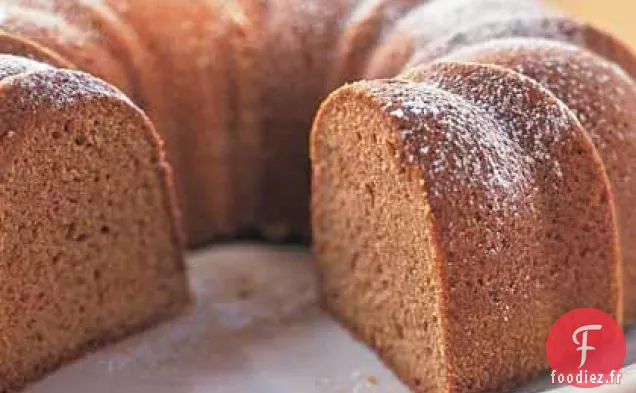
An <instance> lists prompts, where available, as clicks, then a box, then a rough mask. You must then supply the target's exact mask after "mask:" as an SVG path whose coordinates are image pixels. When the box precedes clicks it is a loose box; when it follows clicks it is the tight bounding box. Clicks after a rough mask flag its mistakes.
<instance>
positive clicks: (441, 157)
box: [0, 0, 636, 393]
mask: <svg viewBox="0 0 636 393" xmlns="http://www.w3.org/2000/svg"><path fill="white" fill-rule="evenodd" d="M0 53H5V54H6V55H3V57H1V58H0V60H1V61H2V62H1V63H0V64H1V66H0V72H2V74H1V75H0V79H2V81H0V91H2V93H3V94H4V95H2V96H0V107H2V108H3V109H2V110H3V112H2V113H3V115H2V116H3V120H5V118H6V121H4V122H3V123H2V125H0V127H2V128H3V129H4V133H3V134H2V135H4V137H3V138H0V141H4V142H3V143H6V144H7V149H6V150H5V151H6V152H7V154H8V152H12V153H11V154H12V156H11V157H10V158H8V159H7V160H5V161H1V162H3V163H4V165H6V168H8V169H6V174H5V176H3V177H2V180H3V181H2V182H0V187H6V188H7V190H8V192H5V193H1V195H0V198H5V199H6V201H5V203H4V204H0V206H2V214H3V217H5V220H6V222H7V224H8V225H6V226H5V228H6V232H7V233H6V234H5V235H3V236H4V237H3V238H4V239H5V240H4V241H3V243H2V244H4V248H3V249H2V250H3V251H4V252H6V253H9V254H10V255H9V257H8V258H6V260H8V261H21V262H20V263H19V264H18V263H17V262H11V264H8V265H6V264H5V266H4V268H5V269H11V270H7V272H10V276H8V277H10V278H8V279H7V280H6V285H5V286H4V287H3V288H5V290H4V292H2V291H0V293H4V295H0V296H6V299H7V301H6V302H4V303H3V304H5V306H4V307H7V311H6V313H7V315H10V316H11V317H10V318H8V319H7V320H6V321H4V322H0V324H4V325H2V326H0V331H3V333H4V332H5V331H6V334H5V336H4V337H7V338H6V339H5V340H4V341H2V342H0V390H2V388H3V387H4V386H6V387H7V388H13V387H18V386H20V385H22V384H23V383H24V382H25V381H27V380H30V379H32V378H34V377H36V376H37V375H39V374H40V373H42V372H43V371H44V370H46V369H49V368H51V367H54V366H55V365H57V364H59V363H60V362H62V361H64V360H65V359H69V358H71V357H73V356H76V355H78V354H80V353H81V351H82V350H84V349H86V348H88V347H90V346H91V345H94V344H95V343H99V342H103V341H108V340H111V339H114V338H116V337H119V336H122V335H124V334H126V333H128V332H130V331H133V330H135V329H138V328H140V327H142V326H144V325H147V324H149V323H151V322H152V321H155V320H158V319H160V318H163V317H165V316H167V315H170V314H172V313H174V312H175V311H176V310H178V309H179V307H180V306H181V305H182V304H183V303H184V302H185V300H186V298H187V295H186V290H185V284H184V279H183V272H182V265H181V254H180V245H181V243H182V240H181V237H180V235H179V231H178V228H177V225H176V224H175V223H174V222H173V220H174V218H175V217H177V214H176V210H175V208H174V206H173V201H172V196H171V183H172V181H171V180H170V175H169V170H168V169H167V168H168V166H167V164H166V163H165V162H164V161H163V160H164V158H163V155H162V153H161V147H160V143H159V142H158V139H157V136H155V134H154V131H153V127H152V125H151V124H150V123H149V122H148V120H147V119H146V117H145V116H144V115H143V114H142V113H141V112H140V110H139V109H137V107H140V108H141V109H142V110H144V111H145V112H146V114H147V115H148V117H149V118H150V119H151V120H152V121H153V123H154V126H155V127H156V130H157V132H158V134H159V135H160V136H161V137H162V139H163V140H164V141H165V144H166V148H165V149H166V157H167V160H168V161H169V163H170V165H171V166H172V168H174V171H175V179H174V185H175V189H176V194H177V195H178V199H179V201H180V205H181V209H182V211H183V224H184V227H185V231H186V234H187V243H188V244H189V245H190V246H196V245H201V244H204V243H206V242H209V241H211V240H216V239H222V238H228V237H236V236H241V235H250V236H252V235H256V236H261V237H265V238H267V239H274V240H282V239H289V238H290V237H295V238H298V239H302V240H310V237H313V240H314V241H315V242H314V249H315V252H316V255H317V259H318V261H319V266H320V268H321V274H322V282H323V288H324V300H325V304H326V306H327V307H328V308H329V309H331V310H332V311H333V312H334V314H335V315H336V316H337V317H338V318H339V319H340V320H341V321H342V322H343V323H344V324H345V325H346V326H348V327H349V328H350V329H351V331H352V332H353V333H354V334H356V335H357V336H358V337H360V338H361V339H362V340H364V341H366V342H367V343H369V344H370V345H371V346H372V347H373V348H375V349H376V350H377V351H378V353H379V354H380V355H381V357H382V358H383V359H384V360H385V361H386V362H387V364H388V365H389V366H391V367H392V368H393V369H394V370H395V371H396V373H397V374H398V376H399V377H401V378H402V379H403V380H404V381H405V382H406V383H407V384H408V385H409V386H411V387H412V388H413V389H414V390H416V391H434V392H435V391H438V392H455V393H468V392H485V391H491V390H493V389H498V388H502V387H505V386H509V385H514V384H517V383H520V382H522V381H525V380H528V379H529V378H531V377H532V376H534V375H536V373H537V372H539V371H540V370H542V369H543V368H545V366H546V364H545V354H544V348H543V345H544V342H545V337H546V334H547V329H548V328H549V326H550V325H551V324H552V323H553V322H554V321H555V320H556V318H558V317H559V316H560V315H561V314H563V313H565V312H567V311H570V310H571V309H572V308H576V307H595V308H598V309H601V310H603V311H606V312H607V313H609V314H610V315H612V316H614V317H615V318H616V319H618V320H619V321H623V318H625V321H626V322H627V323H632V322H634V321H636V285H632V284H636V246H633V245H631V243H630V239H631V238H632V232H636V216H634V214H632V213H631V211H630V209H629V207H630V203H631V201H632V194H633V191H632V188H633V184H632V183H633V182H634V180H633V178H634V175H633V173H632V172H633V171H634V165H636V164H633V162H634V160H633V159H632V157H633V156H634V149H636V146H635V141H636V139H635V138H636V137H635V136H634V127H636V119H634V116H635V115H634V110H635V109H636V86H634V81H633V77H634V76H636V58H635V57H634V55H633V54H632V53H631V51H630V50H629V49H628V48H627V47H626V46H625V45H623V44H621V43H620V42H618V41H617V40H615V39H614V38H613V37H612V36H610V35H608V34H606V33H604V32H602V31H599V30H598V29H596V28H594V27H592V26H589V25H587V24H585V23H583V22H580V21H576V20H573V19H571V18H569V17H567V16H565V15H563V14H561V13H560V12H558V11H555V10H554V9H552V8H551V7H548V6H546V5H544V4H542V3H541V2H539V1H538V0H309V1H303V0H191V1H182V0H161V1H157V0H0ZM83 72H86V73H83ZM89 75H90V76H89ZM97 78H99V79H97ZM101 80H104V81H105V82H102V81H101ZM360 80H363V81H360ZM350 82H354V83H352V84H348V85H345V86H342V85H343V84H344V83H350ZM111 85H113V86H115V87H116V88H118V89H119V90H115V88H114V87H110V86H111ZM334 89H337V90H336V91H335V92H334V93H332V94H331V95H329V92H331V91H333V90H334ZM119 91H121V92H122V93H120V92H119ZM123 94H125V95H127V96H128V97H130V101H129V100H128V99H126V98H124V95H123ZM327 97H328V98H327ZM325 98H326V100H325V101H324V103H323V105H322V107H321V109H320V111H319V113H318V116H317V117H316V119H315V120H314V115H315V114H316V110H317V108H318V106H319V104H320V102H321V101H323V100H324V99H325ZM133 103H134V104H133ZM26 114H28V115H26ZM312 120H314V123H313V131H312V134H311V135H312V137H311V141H309V140H308V138H309V130H310V128H311V126H312ZM23 137H24V138H23ZM309 142H311V143H309ZM18 150H20V152H18ZM13 152H15V156H14V155H13ZM309 156H311V160H312V161H311V162H312V167H310V163H309V160H308V158H309ZM14 157H20V158H14ZM24 160H26V161H24ZM34 168H38V169H37V170H35V169H34ZM87 190H88V191H87ZM310 191H311V193H312V195H313V197H312V213H311V217H310V214H309V200H310ZM27 198H28V199H30V201H29V202H30V203H29V204H28V207H27V205H26V204H24V203H21V202H22V201H24V200H27ZM310 218H311V221H312V223H313V225H310ZM25 223H28V225H27V224H25ZM33 223H38V224H37V225H35V224H33ZM40 223H41V224H40ZM45 228H46V229H45ZM310 229H311V231H310ZM9 231H11V235H9ZM16 232H17V233H19V234H20V235H19V236H18V235H16ZM310 232H311V233H310ZM18 239H19V241H18ZM25 244H26V245H27V246H25ZM69 244H72V246H70V245H69ZM7 263H8V262H7ZM18 265H19V266H18ZM2 268H3V267H2V265H1V264H0V269H2ZM69 272H70V273H69ZM623 292H624V293H623ZM502 332H505V333H504V334H502ZM2 343H4V344H2ZM16 343H20V345H19V347H18V344H16ZM24 343H28V345H24Z"/></svg>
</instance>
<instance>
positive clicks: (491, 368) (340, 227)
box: [311, 62, 622, 392]
mask: <svg viewBox="0 0 636 393" xmlns="http://www.w3.org/2000/svg"><path fill="white" fill-rule="evenodd" d="M409 79H410V80H407V79H402V80H387V81H375V82H360V83H356V84H353V85H350V86H346V87H343V88H341V89H339V90H338V91H336V92H335V93H333V94H332V95H331V96H330V97H329V98H328V99H327V100H326V102H325V103H324V104H323V105H322V107H321V109H320V111H319V113H318V116H317V118H316V121H315V124H314V128H313V132H312V150H311V154H312V163H313V202H312V208H313V228H314V232H313V235H314V241H315V245H314V247H315V250H316V253H317V255H318V261H319V266H320V271H321V275H322V276H321V277H322V284H323V290H324V300H325V302H326V305H327V307H328V308H329V309H330V310H332V311H333V312H334V313H335V314H336V315H337V316H338V317H339V318H340V319H341V320H342V321H343V322H344V324H345V325H346V326H348V327H349V328H350V329H351V330H352V331H353V332H354V333H355V334H356V335H357V336H358V337H360V338H361V339H363V340H364V341H365V342H367V343H368V344H370V345H371V346H372V347H373V348H375V349H376V350H377V351H378V353H379V354H380V356H381V357H382V359H383V360H384V361H385V362H386V363H387V364H388V365H389V366H390V367H391V368H392V369H393V370H394V371H395V372H396V373H397V375H398V376H399V377H400V378H401V379H402V380H403V381H404V382H405V383H406V384H407V385H408V386H410V387H411V388H412V389H413V390H414V391H417V392H491V391H497V390H498V389H502V388H505V387H509V386H512V385H515V384H518V383H521V382H523V381H527V380H529V379H530V378H532V377H533V376H535V375H536V374H537V373H538V372H540V371H541V370H543V369H544V368H545V367H547V363H546V358H545V339H546V336H547V333H548V331H549V329H550V327H551V326H552V324H553V323H554V321H555V320H556V319H557V318H559V317H560V316H561V315H562V314H564V313H566V312H568V311H570V310H572V309H575V308H579V307H593V308H598V309H600V310H603V311H605V312H607V313H609V314H610V315H612V316H614V317H615V318H617V319H618V320H619V321H620V320H621V319H622V308H621V301H622V299H621V279H620V273H621V272H620V270H621V266H620V262H619V248H618V234H617V229H616V218H615V216H614V209H613V195H612V194H611V192H610V186H609V181H608V179H607V176H606V174H605V168H604V166H603V163H602V161H601V159H600V157H599V155H598V153H597V151H596V149H595V147H594V145H593V143H592V141H591V140H590V138H589V136H588V135H587V134H586V132H585V131H584V130H583V128H582V127H581V125H580V123H579V122H578V121H577V119H576V117H575V116H574V114H573V113H572V112H571V111H570V110H569V109H568V108H567V107H566V106H565V105H563V103H562V102H561V101H559V100H558V99H557V98H556V97H555V96H554V95H552V94H551V93H550V92H549V91H548V90H546V89H545V88H543V87H542V86H541V85H539V84H538V83H537V82H535V81H533V80H532V79H530V78H527V77H524V76H522V75H521V74H518V73H515V72H513V71H509V70H506V69H504V68H500V67H495V66H489V65H488V66H487V65H478V64H474V63H457V62H447V63H436V64H432V65H430V66H426V67H424V68H422V69H420V70H418V72H417V73H416V74H412V75H410V77H409ZM502 332H503V334H502Z"/></svg>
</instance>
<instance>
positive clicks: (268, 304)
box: [27, 245, 636, 393]
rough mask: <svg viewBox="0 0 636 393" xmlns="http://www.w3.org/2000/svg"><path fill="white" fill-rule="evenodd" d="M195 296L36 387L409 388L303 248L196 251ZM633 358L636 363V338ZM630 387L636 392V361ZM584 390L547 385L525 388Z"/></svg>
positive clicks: (192, 391)
mask: <svg viewBox="0 0 636 393" xmlns="http://www.w3.org/2000/svg"><path fill="white" fill-rule="evenodd" d="M188 267H189V269H190V281H191V286H192V290H193V293H194V297H195V302H194V304H193V305H192V306H190V307H189V309H188V310H187V311H186V312H185V313H184V314H183V315H182V316H181V317H179V318H177V319H175V320H173V321H170V322H167V323H164V324H162V325H161V326H159V327H157V328H155V329H153V330H150V331H147V332H145V333H142V334H139V335H137V336H135V337H132V338H130V339H128V340H125V341H123V342H121V343H119V344H117V345H114V346H111V347H108V348H106V349H104V350H101V351H99V352H96V353H93V354H91V355H89V356H86V357H84V358H83V359H80V360H78V361H76V362H74V363H73V364H71V365H68V366H65V367H63V368H62V369H60V370H59V371H57V372H54V373H52V374H50V375H49V376H48V377H47V378H45V379H44V380H42V381H40V382H38V383H36V384H34V385H32V386H30V387H29V388H28V389H27V393H88V392H91V393H115V392H117V393H204V392H205V393H408V389H406V388H405V387H404V386H403V385H402V384H401V383H400V382H399V381H398V380H397V379H396V378H395V377H394V376H393V375H392V374H391V372H390V371H388V370H387V369H386V368H385V367H384V366H383V365H382V364H381V363H380V361H379V360H378V359H377V358H376V357H375V355H374V354H373V353H372V352H371V351H370V350H368V349H367V348H365V347H364V346H363V345H362V344H360V343H358V342H356V341H355V340H353V339H352V338H351V337H350V336H349V334H348V333H347V331H346V330H345V329H343V328H342V327H340V326H339V325H338V324H337V323H336V322H335V321H334V320H333V319H332V318H331V317H329V316H328V315H327V314H326V313H324V312H323V311H321V310H320V309H319V308H318V307H317V306H316V284H315V270H314V266H313V262H312V258H311V256H310V255H309V253H308V252H306V251H304V250H300V249H296V248H271V247H265V246H258V245H229V246H221V247H215V248H211V249H208V250H205V251H201V252H197V253H195V254H193V255H191V256H190V257H189V261H188ZM630 336H631V339H630V340H629V345H628V362H627V364H631V363H633V362H634V363H636V335H634V334H632V335H630ZM623 374H624V377H623V378H624V380H623V383H622V384H621V385H618V386H609V387H602V388H597V389H594V391H597V392H602V393H623V392H624V393H628V392H629V393H631V392H636V364H635V365H634V367H633V368H632V367H629V366H628V367H627V368H625V369H624V370H623ZM575 391H581V390H578V389H575V388H568V387H554V386H551V385H549V384H547V383H546V381H538V382H537V383H535V384H533V385H532V386H529V387H526V388H524V389H520V390H519V393H521V392H523V393H538V392H554V393H557V392H558V393H569V392H575Z"/></svg>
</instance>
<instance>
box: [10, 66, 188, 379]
mask: <svg viewBox="0 0 636 393" xmlns="http://www.w3.org/2000/svg"><path fill="white" fill-rule="evenodd" d="M0 117H1V118H2V122H0V136H1V137H0V145H1V148H0V151H1V152H2V154H0V164H1V165H2V171H1V172H2V176H1V178H0V217H2V228H1V229H0V239H1V240H0V244H1V247H0V252H1V253H2V257H1V258H0V276H2V285H1V286H0V314H2V318H1V319H0V332H2V335H1V337H2V338H1V339H0V391H2V392H6V391H13V390H14V389H17V388H19V387H21V386H23V385H24V384H25V383H27V382H29V381H31V380H33V379H34V378H37V377H39V376H40V375H41V374H42V373H43V372H45V371H47V370H50V369H52V368H55V367H57V366H58V365H60V363H62V362H64V361H67V360H70V359H72V358H74V357H77V356H79V355H81V354H82V353H83V352H85V351H86V350H88V349H90V348H93V347H95V346H98V345H100V344H102V343H105V342H108V341H111V340H114V339H117V338H119V337H122V336H123V335H126V334H129V333H131V332H134V331H137V330H139V329H141V328H143V327H146V326H148V325H150V324H152V323H155V322H157V321H159V320H161V319H164V318H166V317H169V316H171V315H173V314H174V313H176V312H178V311H179V310H180V309H181V308H182V307H183V306H184V304H185V303H186V301H187V299H188V293H187V290H186V282H185V275H184V271H183V264H182V251H181V249H182V243H183V239H182V236H181V234H180V230H179V227H178V225H177V224H176V222H177V221H176V220H177V217H176V214H177V210H176V208H175V201H174V196H173V195H172V185H171V184H170V173H169V169H168V166H167V165H166V162H165V158H164V156H163V153H162V150H161V146H160V142H159V139H158V136H157V134H156V133H155V131H154V129H153V128H152V126H151V124H150V123H149V121H148V119H147V118H146V117H145V116H144V115H143V114H142V112H141V111H140V110H139V109H137V107H136V106H134V105H133V104H132V103H131V102H130V101H129V100H128V99H127V98H126V97H125V96H124V95H123V94H122V93H120V92H119V91H118V90H115V89H114V88H112V87H111V86H110V85H107V84H105V83H104V82H101V81H100V80H98V79H95V78H93V77H92V76H89V75H87V74H84V73H80V72H75V71H68V70H60V69H57V68H54V67H52V66H49V65H45V64H43V63H39V62H36V61H33V60H28V59H26V58H23V57H14V56H11V55H0Z"/></svg>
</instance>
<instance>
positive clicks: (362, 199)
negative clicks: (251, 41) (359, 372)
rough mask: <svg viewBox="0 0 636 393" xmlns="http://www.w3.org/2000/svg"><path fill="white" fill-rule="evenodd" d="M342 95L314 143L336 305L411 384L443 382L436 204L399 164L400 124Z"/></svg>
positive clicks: (319, 221) (330, 294) (319, 224)
mask: <svg viewBox="0 0 636 393" xmlns="http://www.w3.org/2000/svg"><path fill="white" fill-rule="evenodd" d="M339 98H340V99H339V100H338V102H336V103H332V105H333V107H334V108H337V109H334V110H333V111H329V112H327V113H326V114H325V115H324V117H322V118H321V119H320V121H319V122H320V124H321V125H323V124H324V129H322V130H320V131H319V132H316V133H315V135H316V138H317V139H316V140H314V146H315V148H316V151H315V152H314V157H317V158H318V160H319V161H318V164H317V166H316V167H315V174H314V176H315V177H316V178H317V180H316V183H317V184H319V186H320V187H319V188H317V189H316V190H315V191H316V193H317V194H316V200H315V205H314V207H315V209H316V211H317V212H316V221H315V222H314V225H315V233H316V235H318V236H319V237H318V239H317V246H316V247H317V250H316V251H317V252H318V254H319V255H321V256H322V258H321V259H320V265H321V269H322V274H323V278H325V280H323V282H324V296H325V301H326V306H327V307H328V308H331V309H332V310H333V311H334V312H335V313H336V314H337V315H339V316H340V317H341V318H342V319H343V321H344V322H345V324H347V325H348V326H350V327H352V329H353V331H354V332H355V334H356V335H357V336H359V337H360V338H361V339H362V340H364V341H365V342H367V343H371V345H372V346H373V347H374V348H376V349H377V350H378V351H379V352H380V353H381V354H382V356H383V359H384V360H385V361H386V362H387V364H389V365H390V366H392V367H393V368H394V370H395V371H396V372H397V373H398V374H399V375H401V376H402V377H403V378H404V380H405V381H406V382H407V383H408V385H409V386H413V387H415V388H417V389H419V390H421V391H427V390H428V389H433V388H435V389H437V388H441V387H443V386H445V385H446V383H447V381H446V379H447V375H446V359H445V356H446V355H445V349H444V347H443V346H442V343H443V340H442V336H443V328H442V325H443V323H444V315H443V313H442V311H441V309H442V307H443V306H442V302H443V301H442V300H441V297H440V294H441V291H442V287H441V285H440V277H439V272H438V266H437V262H436V261H437V256H436V251H435V250H434V247H433V246H432V243H433V240H432V239H431V236H432V234H431V231H432V228H431V222H430V220H429V219H428V217H429V213H430V208H429V206H428V202H427V200H426V197H425V195H424V193H423V192H422V188H421V186H420V185H419V184H418V182H417V181H406V179H409V178H411V179H414V177H416V176H417V175H416V174H414V173H409V172H408V171H404V170H403V169H402V168H400V166H399V165H398V164H397V163H396V160H395V154H396V147H395V145H396V143H397V141H396V140H395V134H393V133H391V132H390V131H389V130H391V129H393V128H394V126H395V125H394V124H391V123H390V121H389V120H388V119H387V117H386V116H384V115H383V114H381V113H380V112H379V111H377V110H374V106H375V105H376V104H374V103H372V102H365V101H362V100H353V99H350V100H346V99H343V98H342V97H339ZM393 179H404V180H405V181H400V182H396V181H393ZM405 217H410V218H413V219H411V220H405V219H404V218H405ZM353 299H355V300H353ZM419 390H418V391H419Z"/></svg>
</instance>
